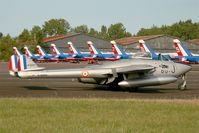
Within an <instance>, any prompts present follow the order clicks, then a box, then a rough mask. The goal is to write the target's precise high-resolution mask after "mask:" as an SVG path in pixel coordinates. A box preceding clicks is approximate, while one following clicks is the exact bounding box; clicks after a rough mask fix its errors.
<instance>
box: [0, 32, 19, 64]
mask: <svg viewBox="0 0 199 133" xmlns="http://www.w3.org/2000/svg"><path fill="white" fill-rule="evenodd" d="M18 45H19V44H18V43H17V41H16V40H15V39H13V38H12V37H11V36H10V35H6V36H3V37H2V38H1V39H0V60H3V61H8V60H9V58H10V56H11V55H12V54H13V49H12V47H13V46H18Z"/></svg>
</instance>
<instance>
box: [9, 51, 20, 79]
mask: <svg viewBox="0 0 199 133" xmlns="http://www.w3.org/2000/svg"><path fill="white" fill-rule="evenodd" d="M17 71H18V56H16V55H12V56H11V57H10V61H9V73H10V75H11V76H16V75H17Z"/></svg>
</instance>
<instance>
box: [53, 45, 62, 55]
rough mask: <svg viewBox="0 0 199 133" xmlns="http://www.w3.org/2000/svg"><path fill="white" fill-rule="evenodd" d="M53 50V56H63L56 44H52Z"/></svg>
mask: <svg viewBox="0 0 199 133" xmlns="http://www.w3.org/2000/svg"><path fill="white" fill-rule="evenodd" d="M51 48H52V50H53V54H55V55H60V54H62V52H61V51H60V50H59V49H58V48H57V46H56V45H55V44H51Z"/></svg>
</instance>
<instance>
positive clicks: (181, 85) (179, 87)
mask: <svg viewBox="0 0 199 133" xmlns="http://www.w3.org/2000/svg"><path fill="white" fill-rule="evenodd" d="M178 89H179V90H181V91H183V90H185V89H187V85H183V84H180V85H178Z"/></svg>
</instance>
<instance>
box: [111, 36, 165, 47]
mask: <svg viewBox="0 0 199 133" xmlns="http://www.w3.org/2000/svg"><path fill="white" fill-rule="evenodd" d="M162 36H164V35H150V36H136V37H135V36H132V37H125V38H121V39H117V40H115V41H116V42H117V43H119V44H121V45H128V44H133V43H137V42H138V41H139V40H140V39H142V40H145V41H146V40H151V39H154V38H158V37H162Z"/></svg>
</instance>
